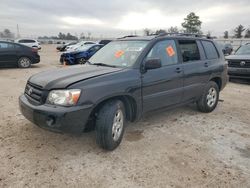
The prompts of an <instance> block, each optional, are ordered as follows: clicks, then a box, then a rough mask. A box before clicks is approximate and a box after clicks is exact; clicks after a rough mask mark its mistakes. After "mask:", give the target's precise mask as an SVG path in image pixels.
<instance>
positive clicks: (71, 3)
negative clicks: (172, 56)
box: [0, 0, 250, 37]
mask: <svg viewBox="0 0 250 188" xmlns="http://www.w3.org/2000/svg"><path fill="white" fill-rule="evenodd" d="M249 11H250V0H237V1H235V0H227V1H222V0H192V1H184V0H175V1H169V0H103V1H102V0H88V1H86V0H60V1H58V0H42V1H40V0H0V31H2V30H3V29H5V28H9V29H10V30H11V31H12V32H14V33H16V32H17V24H18V26H19V30H20V34H21V36H31V37H37V36H44V35H48V36H51V35H57V34H58V33H59V32H64V33H67V32H70V33H71V34H74V35H75V34H76V35H78V36H79V35H80V33H84V34H85V35H88V33H91V36H95V37H120V36H124V35H128V34H131V33H133V34H134V33H135V32H136V33H137V34H142V30H143V29H144V28H149V29H151V30H157V29H167V28H169V27H171V26H177V27H178V28H179V29H181V28H182V27H181V23H182V22H183V19H184V18H185V17H186V15H187V14H189V13H190V12H195V13H196V14H197V15H198V16H200V20H201V21H202V31H203V32H204V33H207V32H208V31H210V32H211V33H212V35H215V36H222V35H223V32H224V31H226V30H228V31H229V33H232V31H233V29H234V28H235V27H236V26H237V25H239V24H242V25H244V26H245V27H246V28H249V27H250V16H249Z"/></svg>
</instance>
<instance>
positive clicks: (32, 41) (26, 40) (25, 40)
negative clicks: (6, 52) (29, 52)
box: [18, 39, 36, 43]
mask: <svg viewBox="0 0 250 188" xmlns="http://www.w3.org/2000/svg"><path fill="white" fill-rule="evenodd" d="M18 42H19V43H34V42H36V41H34V40H29V39H22V40H19V41H18Z"/></svg>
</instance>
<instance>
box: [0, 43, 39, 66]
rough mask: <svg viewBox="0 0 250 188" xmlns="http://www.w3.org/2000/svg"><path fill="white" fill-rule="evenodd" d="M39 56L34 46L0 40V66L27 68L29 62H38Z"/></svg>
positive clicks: (29, 64)
mask: <svg viewBox="0 0 250 188" xmlns="http://www.w3.org/2000/svg"><path fill="white" fill-rule="evenodd" d="M39 62H40V56H39V55H38V51H37V49H35V48H30V47H28V46H24V45H22V44H18V43H13V42H5V41H0V66H1V67H12V66H18V67H20V68H28V67H30V66H31V64H35V63H39Z"/></svg>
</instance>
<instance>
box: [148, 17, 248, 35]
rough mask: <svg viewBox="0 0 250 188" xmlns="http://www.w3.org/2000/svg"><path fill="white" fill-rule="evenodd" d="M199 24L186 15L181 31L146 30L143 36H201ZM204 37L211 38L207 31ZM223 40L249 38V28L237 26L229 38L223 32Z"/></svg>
mask: <svg viewBox="0 0 250 188" xmlns="http://www.w3.org/2000/svg"><path fill="white" fill-rule="evenodd" d="M201 24H202V21H201V20H200V18H199V16H197V15H196V14H195V13H194V12H191V13H190V14H188V15H187V17H186V18H184V22H183V23H182V24H181V25H182V29H178V27H177V26H175V27H170V28H168V29H167V30H164V29H159V30H156V31H152V30H150V29H148V28H146V29H144V30H143V32H144V35H146V36H148V35H152V34H156V35H158V34H161V33H190V34H203V32H202V31H201ZM205 35H207V36H208V37H211V35H212V34H211V32H210V31H208V32H207V33H206V34H205ZM223 37H224V38H225V39H227V38H229V37H232V38H243V37H244V38H250V28H248V29H246V28H245V27H244V26H243V25H241V24H240V25H238V26H237V27H236V28H235V29H234V30H233V35H232V36H229V32H228V31H225V32H224V36H223Z"/></svg>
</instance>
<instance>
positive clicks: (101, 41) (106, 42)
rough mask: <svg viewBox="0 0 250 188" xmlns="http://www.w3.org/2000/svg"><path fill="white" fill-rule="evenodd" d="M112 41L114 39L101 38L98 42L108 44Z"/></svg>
mask: <svg viewBox="0 0 250 188" xmlns="http://www.w3.org/2000/svg"><path fill="white" fill-rule="evenodd" d="M111 41H112V40H100V41H98V42H97V43H98V44H103V45H106V44H108V43H110V42H111Z"/></svg>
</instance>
